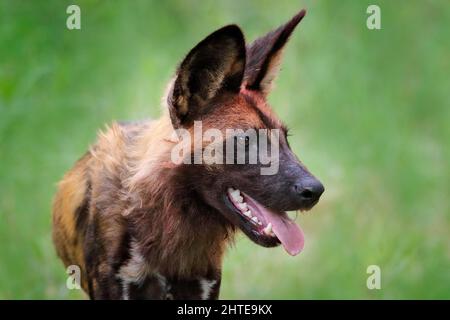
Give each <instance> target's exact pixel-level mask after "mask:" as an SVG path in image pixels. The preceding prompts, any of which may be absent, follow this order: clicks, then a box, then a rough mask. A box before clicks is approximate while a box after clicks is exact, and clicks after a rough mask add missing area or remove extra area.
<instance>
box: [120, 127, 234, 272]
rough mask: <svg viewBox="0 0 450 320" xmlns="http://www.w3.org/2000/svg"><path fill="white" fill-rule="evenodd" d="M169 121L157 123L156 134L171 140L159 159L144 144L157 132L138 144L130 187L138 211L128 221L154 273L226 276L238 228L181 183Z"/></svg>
mask: <svg viewBox="0 0 450 320" xmlns="http://www.w3.org/2000/svg"><path fill="white" fill-rule="evenodd" d="M165 121H166V119H163V120H160V122H159V123H157V124H156V130H164V134H161V133H162V132H160V135H159V137H165V138H163V139H162V140H163V141H161V142H160V143H163V144H165V149H164V148H159V152H158V154H154V153H151V150H150V152H149V150H146V149H145V147H144V146H149V145H152V143H149V142H148V141H145V140H144V139H146V137H148V138H147V139H153V138H154V137H155V133H154V132H153V134H152V135H147V134H146V133H144V134H143V135H142V136H141V137H140V141H138V142H137V143H136V144H135V148H138V150H135V151H134V154H135V155H139V154H141V155H140V156H139V158H137V159H134V162H132V163H134V165H135V166H136V167H135V168H134V171H133V168H132V169H131V171H132V173H133V174H134V175H133V176H132V177H131V178H130V179H129V185H128V186H129V190H130V191H129V192H130V193H129V194H130V199H131V201H132V207H133V210H132V211H131V213H130V214H129V215H128V219H129V221H130V223H131V225H132V228H133V237H134V240H135V242H136V245H137V247H138V248H139V251H140V252H141V254H142V255H143V257H144V258H145V260H146V263H147V264H148V265H149V267H150V268H151V269H153V270H155V271H157V272H159V273H161V274H164V275H166V276H174V277H184V278H190V277H198V276H206V275H208V274H211V273H215V272H217V271H220V269H221V264H222V256H223V254H224V251H225V249H226V246H227V245H228V243H229V242H230V241H232V240H233V235H234V228H233V227H232V226H231V225H230V223H229V222H228V221H227V220H226V219H225V218H224V217H223V216H222V215H221V214H220V213H219V212H217V211H216V210H215V209H213V208H211V207H210V206H208V205H207V204H205V203H204V201H203V200H202V198H201V197H200V196H199V195H198V194H197V193H196V192H195V190H193V189H192V188H190V187H189V185H187V184H188V182H187V181H186V180H185V179H183V178H180V175H182V174H183V173H182V172H180V170H179V168H178V167H177V166H175V165H174V164H172V163H171V162H170V147H171V146H172V145H173V143H172V142H170V140H169V139H168V136H170V134H171V131H173V129H170V127H168V126H167V122H165ZM152 130H155V126H153V125H152ZM153 143H154V142H153ZM161 149H163V152H161V151H160V150H161ZM130 181H131V182H132V183H131V184H130Z"/></svg>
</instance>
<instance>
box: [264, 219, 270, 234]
mask: <svg viewBox="0 0 450 320" xmlns="http://www.w3.org/2000/svg"><path fill="white" fill-rule="evenodd" d="M263 231H264V233H265V234H267V235H268V236H270V235H271V233H272V224H271V223H270V222H269V224H268V225H267V227H265V228H264V230H263Z"/></svg>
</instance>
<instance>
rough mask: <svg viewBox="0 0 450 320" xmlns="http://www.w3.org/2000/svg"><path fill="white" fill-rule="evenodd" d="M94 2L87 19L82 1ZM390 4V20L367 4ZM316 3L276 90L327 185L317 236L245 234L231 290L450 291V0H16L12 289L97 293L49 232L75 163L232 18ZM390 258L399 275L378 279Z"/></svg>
mask: <svg viewBox="0 0 450 320" xmlns="http://www.w3.org/2000/svg"><path fill="white" fill-rule="evenodd" d="M72 3H76V4H78V5H79V6H80V7H81V26H82V29H81V30H74V31H69V30H67V28H66V18H67V16H68V15H67V14H66V8H67V6H68V5H69V4H72ZM369 4H378V5H379V6H380V7H381V15H382V16H381V19H382V29H381V30H373V31H371V30H368V29H367V27H366V19H367V17H368V14H366V8H367V6H368V5H369ZM303 7H306V8H307V9H308V14H307V16H306V18H305V19H304V20H303V21H302V23H301V24H300V26H299V28H298V29H297V30H296V32H295V33H294V35H293V37H292V39H291V41H290V43H289V45H288V48H287V50H286V51H285V57H284V63H283V69H282V71H281V73H280V76H279V78H278V81H277V86H276V88H275V90H274V91H273V93H272V94H271V96H270V102H271V104H272V105H273V106H274V108H275V110H276V112H277V113H278V114H279V115H280V117H281V118H282V119H284V120H285V122H286V123H287V124H288V126H289V127H290V128H291V130H292V133H293V136H292V137H291V138H290V142H291V145H292V147H293V149H294V151H295V152H296V153H297V154H298V155H299V157H300V159H302V161H303V162H304V163H305V164H306V165H307V166H308V167H309V169H310V170H311V171H312V172H313V173H315V174H316V175H317V176H318V177H319V178H320V179H321V180H322V182H323V183H324V185H325V186H326V192H325V194H324V195H323V197H322V200H321V202H320V203H319V204H318V205H317V206H316V207H315V209H314V210H313V211H312V212H310V213H307V214H301V215H299V218H298V221H299V223H300V224H301V225H302V227H303V230H304V231H305V233H306V248H305V251H304V252H303V253H302V254H300V255H299V256H297V257H290V256H288V255H287V254H286V253H285V252H284V250H283V249H282V248H275V249H264V248H262V247H258V246H256V245H254V244H253V243H251V242H250V241H249V240H248V239H247V238H244V237H243V236H240V237H239V241H238V242H237V244H236V246H234V247H233V248H231V249H230V250H229V252H228V254H227V256H226V258H225V265H224V275H223V276H224V278H223V282H222V283H223V285H222V291H221V298H223V299H226V298H250V299H253V298H276V299H278V298H280V299H281V298H286V299H316V298H318V299H325V298H331V299H335V298H343V299H366V298H368V299H379V298H384V299H400V298H425V299H429V298H447V299H449V298H450V273H449V271H450V208H449V196H450V192H449V190H450V189H449V183H450V174H449V159H450V157H449V156H450V155H449V150H450V148H449V147H450V132H449V120H450V114H449V110H450V98H449V93H450V76H449V71H450V46H449V43H450V41H449V39H450V4H449V3H448V1H445V0H442V1H378V0H377V1H375V0H370V1H353V0H346V1H256V0H255V1H229V0H222V1H212V0H207V1H181V0H179V1H138V0H133V1H94V0H92V1H61V0H53V1H13V0H10V1H8V0H7V1H5V0H0V298H2V299H5V298H11V299H23V298H27V299H34V298H39V299H66V298H70V299H72V298H85V296H84V295H83V294H82V293H81V292H80V291H69V290H67V289H66V287H65V279H66V274H65V270H64V268H63V265H62V263H61V262H60V261H59V260H58V259H57V258H56V255H55V252H54V248H53V246H52V243H51V235H50V230H51V226H50V222H51V220H50V206H51V200H52V196H53V194H54V192H55V185H56V182H57V181H58V179H60V178H61V177H62V175H63V173H64V172H65V171H66V170H68V169H69V168H70V167H71V166H72V165H73V163H74V162H75V160H76V159H77V158H78V157H80V156H81V155H82V154H83V152H84V151H85V150H86V149H87V147H88V146H89V144H90V143H91V142H93V141H94V139H95V136H96V132H97V130H98V129H99V128H102V127H103V125H104V124H105V123H108V122H111V121H113V120H114V119H140V118H148V117H157V116H158V115H159V113H160V103H159V101H160V97H161V96H162V93H163V89H164V87H165V84H166V82H167V81H168V80H169V78H170V77H171V75H172V74H173V72H174V70H175V66H176V64H177V63H178V62H179V61H180V59H182V57H183V56H184V54H186V53H187V51H188V50H189V49H190V48H192V47H193V46H194V45H195V44H196V43H197V42H198V41H200V40H201V39H202V38H203V37H205V36H206V35H207V34H209V33H210V32H212V31H214V30H215V29H217V28H219V27H221V26H223V25H225V24H229V23H237V24H239V25H240V26H241V27H242V28H243V30H244V31H245V34H246V37H247V39H248V40H249V41H250V40H253V39H255V38H256V37H257V36H259V35H262V34H264V33H265V32H267V31H269V30H270V29H272V28H274V27H276V26H278V25H280V24H281V23H283V22H285V21H286V20H287V19H288V18H290V17H291V16H292V15H293V14H295V13H296V12H297V11H298V10H299V9H300V8H303ZM369 265H378V266H380V268H381V272H382V289H381V290H368V289H367V287H366V279H367V277H368V274H367V273H366V268H367V267H368V266H369Z"/></svg>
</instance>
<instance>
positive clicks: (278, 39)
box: [244, 10, 306, 95]
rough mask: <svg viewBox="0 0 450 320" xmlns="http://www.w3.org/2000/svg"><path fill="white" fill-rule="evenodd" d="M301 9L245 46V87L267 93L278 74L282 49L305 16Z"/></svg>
mask: <svg viewBox="0 0 450 320" xmlns="http://www.w3.org/2000/svg"><path fill="white" fill-rule="evenodd" d="M305 14H306V11H305V10H301V11H300V12H299V13H297V14H296V15H295V16H294V17H293V18H292V19H291V20H289V22H287V23H286V24H284V25H282V26H281V27H279V28H278V29H275V30H273V31H271V32H269V33H268V34H266V35H265V36H263V37H261V38H258V39H256V40H255V41H254V42H253V43H252V44H250V45H249V46H248V47H247V65H246V67H245V76H244V83H245V86H246V88H247V89H249V90H254V91H259V92H261V93H262V94H263V95H267V94H268V93H269V92H270V90H271V88H272V84H273V81H274V79H275V77H276V75H277V74H278V71H279V69H280V63H281V56H282V51H283V48H284V46H285V44H286V43H287V41H288V39H289V36H290V35H291V33H292V32H293V31H294V29H295V27H296V26H297V25H298V23H299V22H300V21H301V20H302V19H303V17H304V16H305Z"/></svg>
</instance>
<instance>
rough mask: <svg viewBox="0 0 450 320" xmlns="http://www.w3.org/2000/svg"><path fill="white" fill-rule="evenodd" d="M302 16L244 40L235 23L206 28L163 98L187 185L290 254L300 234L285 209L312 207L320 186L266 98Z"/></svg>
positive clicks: (243, 226)
mask: <svg viewBox="0 0 450 320" xmlns="http://www.w3.org/2000/svg"><path fill="white" fill-rule="evenodd" d="M304 15H305V11H304V10H302V11H301V12H299V13H298V14H297V15H295V16H294V17H293V18H292V19H291V20H290V21H289V22H287V23H286V24H284V25H282V26H281V27H279V28H278V29H276V30H273V31H272V32H269V33H268V34H267V35H265V36H263V37H261V38H259V39H257V40H256V41H254V42H253V43H252V44H250V45H248V46H246V44H245V40H244V36H243V34H242V32H241V30H240V28H239V27H237V26H236V25H230V26H226V27H224V28H222V29H219V30H218V31H216V32H214V33H212V34H211V35H209V36H208V37H206V38H205V39H204V40H203V41H201V42H200V43H199V44H198V45H197V46H195V47H194V48H193V49H192V50H191V51H190V52H189V54H188V55H187V56H186V58H185V59H184V60H183V62H182V63H181V64H180V66H179V68H178V71H177V74H176V77H175V80H174V82H173V83H172V85H171V87H170V90H169V95H168V98H167V101H168V106H169V113H170V118H171V120H172V124H173V126H174V128H175V129H178V130H177V132H178V133H179V136H180V137H181V136H183V138H182V139H180V140H183V143H180V145H181V146H182V148H181V149H183V148H187V149H188V151H189V154H188V155H186V154H184V155H183V156H182V159H183V163H184V164H183V166H185V169H186V170H188V171H190V174H189V176H190V177H191V178H192V179H193V180H192V184H191V185H192V190H193V191H194V192H196V193H197V194H198V195H199V196H200V197H201V199H202V200H203V201H204V202H206V203H207V204H208V205H209V206H210V207H213V208H214V209H215V211H218V212H220V214H222V215H223V216H225V217H226V219H227V221H229V222H230V223H232V224H233V225H235V226H238V227H239V228H240V229H241V230H242V231H243V232H244V233H245V234H246V235H247V236H248V237H249V238H250V239H252V240H253V241H254V242H256V243H258V244H260V245H263V246H267V247H271V246H276V245H278V244H280V242H281V243H282V244H283V246H284V247H285V249H286V250H287V251H288V252H289V253H290V254H292V255H295V254H297V253H298V252H300V251H301V250H302V248H303V233H302V231H301V230H300V228H299V227H298V226H297V225H296V224H295V222H293V221H292V220H290V219H289V217H288V216H287V214H286V212H285V211H291V210H308V209H310V208H312V207H313V206H314V205H315V204H316V203H317V202H318V200H319V198H320V196H321V194H322V193H323V191H324V187H323V186H322V184H321V183H320V182H319V181H318V180H317V179H316V178H315V177H314V176H313V175H312V174H311V173H310V172H309V171H308V170H307V169H306V167H305V166H304V165H302V164H301V162H300V161H299V160H298V158H297V157H296V156H295V155H294V154H293V152H292V151H291V149H290V147H289V143H288V140H287V130H286V128H285V126H284V125H283V123H282V122H281V121H280V120H279V119H278V117H277V116H276V115H275V114H274V112H273V110H272V108H271V107H270V106H269V104H268V103H267V100H266V98H267V95H268V93H269V92H270V90H271V87H272V84H273V80H274V78H275V76H276V74H277V72H278V69H279V65H280V60H281V56H282V51H283V48H284V46H285V44H286V43H287V41H288V38H289V36H290V35H291V33H292V31H293V30H294V29H295V27H296V26H297V24H298V23H299V22H300V21H301V20H302V18H303V17H304ZM179 151H180V150H176V152H175V153H173V154H177V155H178V154H179Z"/></svg>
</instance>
